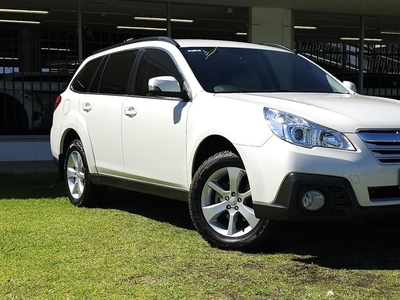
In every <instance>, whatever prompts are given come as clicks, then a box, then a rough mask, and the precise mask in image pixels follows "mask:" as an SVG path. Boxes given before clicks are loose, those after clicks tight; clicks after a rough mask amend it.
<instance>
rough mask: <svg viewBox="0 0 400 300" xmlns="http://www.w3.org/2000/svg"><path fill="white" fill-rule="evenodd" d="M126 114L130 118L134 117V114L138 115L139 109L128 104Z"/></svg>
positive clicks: (125, 109)
mask: <svg viewBox="0 0 400 300" xmlns="http://www.w3.org/2000/svg"><path fill="white" fill-rule="evenodd" d="M124 114H125V116H127V117H129V118H133V117H134V116H136V115H137V111H136V109H135V108H134V107H132V106H128V107H125V108H124Z"/></svg>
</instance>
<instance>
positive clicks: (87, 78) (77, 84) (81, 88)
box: [72, 57, 102, 92]
mask: <svg viewBox="0 0 400 300" xmlns="http://www.w3.org/2000/svg"><path fill="white" fill-rule="evenodd" d="M101 60H102V57H100V58H96V59H94V60H92V61H90V62H88V63H87V64H86V66H85V67H84V68H83V69H82V71H81V72H80V73H79V74H78V76H77V77H76V79H75V81H74V83H73V84H72V89H73V90H75V91H77V92H87V91H88V88H89V85H90V82H91V81H92V78H93V76H94V75H95V73H96V71H97V68H98V67H99V64H100V62H101Z"/></svg>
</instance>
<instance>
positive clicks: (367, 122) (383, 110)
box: [215, 93, 400, 132]
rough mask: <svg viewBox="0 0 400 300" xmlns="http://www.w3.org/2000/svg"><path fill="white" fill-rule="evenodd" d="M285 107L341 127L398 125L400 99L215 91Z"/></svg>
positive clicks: (350, 128)
mask: <svg viewBox="0 0 400 300" xmlns="http://www.w3.org/2000/svg"><path fill="white" fill-rule="evenodd" d="M215 96H216V97H224V98H229V99H230V100H231V99H235V100H239V101H246V102H251V103H254V104H259V105H262V106H264V107H269V108H274V109H279V110H283V111H286V112H288V113H292V114H295V115H298V116H300V117H303V118H305V119H307V120H309V121H312V122H315V123H318V124H320V125H323V126H326V127H329V128H332V129H335V130H338V131H341V132H355V131H357V130H358V129H384V128H385V129H389V128H400V101H398V100H393V99H387V98H380V97H370V96H362V95H358V94H321V93H254V94H251V93H245V94H244V93H240V94H239V93H234V94H215Z"/></svg>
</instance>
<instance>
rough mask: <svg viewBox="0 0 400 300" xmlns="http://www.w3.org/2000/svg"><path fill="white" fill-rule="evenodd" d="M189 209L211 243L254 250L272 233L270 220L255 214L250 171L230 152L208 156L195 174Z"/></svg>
mask: <svg viewBox="0 0 400 300" xmlns="http://www.w3.org/2000/svg"><path fill="white" fill-rule="evenodd" d="M189 210H190V215H191V218H192V221H193V223H194V225H195V226H196V228H197V230H198V231H199V233H200V234H201V235H202V236H203V238H204V239H205V240H207V241H208V242H209V243H210V244H211V245H212V246H215V247H218V248H222V249H238V250H255V249H256V248H259V247H260V246H261V244H262V243H263V242H264V241H265V239H266V238H267V236H268V234H269V231H270V230H269V229H270V227H271V223H270V221H269V220H260V219H258V218H257V217H256V216H255V213H254V210H253V201H252V198H251V190H250V185H249V181H248V178H247V173H246V170H245V168H244V165H243V162H242V161H241V159H240V158H239V157H238V156H237V155H236V154H234V153H232V152H230V151H224V152H220V153H218V154H216V155H214V156H212V157H210V158H209V159H207V160H206V161H205V162H204V163H203V164H202V165H201V166H200V167H199V169H198V170H197V172H196V173H195V175H194V177H193V182H192V186H191V189H190V198H189Z"/></svg>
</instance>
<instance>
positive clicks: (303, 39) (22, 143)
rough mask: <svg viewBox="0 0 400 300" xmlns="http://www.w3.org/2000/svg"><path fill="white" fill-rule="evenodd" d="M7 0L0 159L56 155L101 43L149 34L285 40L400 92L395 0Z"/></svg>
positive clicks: (381, 90)
mask: <svg viewBox="0 0 400 300" xmlns="http://www.w3.org/2000/svg"><path fill="white" fill-rule="evenodd" d="M0 2H3V3H0V161H12V160H17V161H18V160H51V155H50V151H49V146H48V135H49V130H50V127H51V123H52V112H53V107H54V101H55V98H56V97H57V95H58V94H59V93H60V92H62V91H63V89H65V87H66V85H67V82H68V80H69V78H70V77H71V76H72V75H73V73H74V72H75V70H76V69H77V67H78V66H79V63H80V62H81V61H82V60H83V59H85V58H86V57H87V56H89V55H90V54H91V53H93V52H94V51H97V50H100V49H102V48H105V47H108V46H110V45H114V44H116V43H120V42H123V41H125V40H128V39H138V38H142V37H147V36H158V35H167V36H171V37H173V38H202V39H203V38H206V39H224V40H237V41H244V42H256V43H279V44H283V45H284V46H286V47H289V48H292V49H295V50H296V51H297V52H298V53H300V54H303V55H304V56H306V57H308V58H309V59H311V60H313V61H315V62H316V63H318V64H319V65H321V66H322V67H324V68H325V69H327V70H328V71H329V72H331V73H332V74H333V75H335V76H336V77H338V78H339V79H340V80H349V81H352V82H354V83H355V84H356V85H357V86H358V91H359V92H360V93H362V94H367V95H376V96H385V97H391V98H396V99H400V90H399V88H400V74H399V61H400V53H399V41H400V22H399V21H398V18H397V16H396V12H399V11H400V3H399V4H396V3H393V1H390V0H382V1H379V3H378V2H377V1H369V0H368V1H364V3H361V2H357V3H347V2H352V1H347V2H346V1H342V0H338V1H335V2H334V3H333V2H332V3H321V2H324V1H315V0H305V1H301V3H300V2H299V1H297V2H296V1H294V0H293V1H291V0H289V1H277V0H271V1H266V0H251V1H224V0H218V1H212V2H211V1H208V2H209V3H207V1H206V2H204V1H194V0H187V1H177V2H166V1H134V0H98V1H94V0H78V1H50V0H38V1H35V2H34V3H29V5H28V4H27V1H22V0H15V1H13V2H12V3H10V2H7V3H6V1H4V0H2V1H0Z"/></svg>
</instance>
